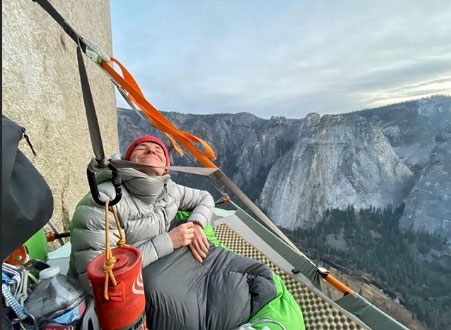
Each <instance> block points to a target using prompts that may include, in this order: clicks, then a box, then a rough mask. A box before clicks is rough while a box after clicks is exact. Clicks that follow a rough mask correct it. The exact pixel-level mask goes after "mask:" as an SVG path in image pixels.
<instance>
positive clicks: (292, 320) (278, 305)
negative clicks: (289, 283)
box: [249, 273, 305, 330]
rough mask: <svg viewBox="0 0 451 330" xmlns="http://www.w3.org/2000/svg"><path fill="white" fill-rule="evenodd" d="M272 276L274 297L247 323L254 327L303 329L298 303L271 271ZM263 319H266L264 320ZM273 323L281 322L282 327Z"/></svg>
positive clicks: (289, 329)
mask: <svg viewBox="0 0 451 330" xmlns="http://www.w3.org/2000/svg"><path fill="white" fill-rule="evenodd" d="M273 277H274V283H275V285H276V289H277V295H276V297H275V298H274V299H273V300H271V301H270V302H269V303H267V304H266V305H265V306H264V307H263V308H262V309H261V310H260V311H259V312H258V313H257V314H255V315H254V316H253V317H252V318H251V319H250V320H249V323H250V324H251V325H252V324H253V325H252V327H253V328H254V329H263V328H264V327H267V328H269V329H271V330H281V329H286V330H292V329H297V330H305V323H304V317H303V315H302V311H301V308H300V307H299V305H298V303H297V302H296V300H295V299H294V297H293V295H292V294H291V293H290V291H288V290H287V287H286V286H285V284H284V283H283V281H282V279H281V278H280V276H279V275H277V274H275V273H273ZM264 319H267V320H268V321H264ZM259 320H262V322H259ZM270 321H273V322H270ZM274 321H275V322H274ZM275 323H279V324H281V325H282V326H283V328H282V327H281V326H280V325H278V324H275Z"/></svg>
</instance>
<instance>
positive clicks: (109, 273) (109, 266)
mask: <svg viewBox="0 0 451 330" xmlns="http://www.w3.org/2000/svg"><path fill="white" fill-rule="evenodd" d="M110 201H111V200H110V199H107V200H106V202H105V263H104V264H103V272H104V273H105V285H104V288H103V294H104V297H105V299H106V300H109V299H110V297H109V295H108V283H109V279H111V282H112V283H113V285H114V286H116V285H117V282H116V278H115V277H114V274H113V268H114V264H115V263H116V258H115V257H114V256H113V252H111V247H110V240H109V227H110V224H109V220H108V214H109V211H112V212H113V215H114V220H115V221H116V227H117V229H118V231H119V235H118V234H116V233H114V236H116V237H117V238H119V241H118V242H117V246H118V247H122V246H124V245H125V237H124V235H123V233H122V230H121V225H120V223H119V218H118V216H117V212H116V206H115V205H113V206H111V207H109V203H110Z"/></svg>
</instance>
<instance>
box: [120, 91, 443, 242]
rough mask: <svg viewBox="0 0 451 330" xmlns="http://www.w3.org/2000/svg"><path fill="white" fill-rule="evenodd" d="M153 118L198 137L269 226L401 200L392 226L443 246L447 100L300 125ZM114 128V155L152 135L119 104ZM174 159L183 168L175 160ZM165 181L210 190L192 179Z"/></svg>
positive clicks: (298, 224)
mask: <svg viewBox="0 0 451 330" xmlns="http://www.w3.org/2000/svg"><path fill="white" fill-rule="evenodd" d="M163 114H164V115H165V116H166V118H167V119H168V120H170V121H171V122H172V123H173V124H174V125H175V126H177V127H178V128H179V129H180V130H183V131H188V132H190V133H192V134H194V135H196V136H199V137H200V138H202V139H204V140H205V141H207V142H208V143H209V144H210V145H211V146H212V147H213V149H214V150H215V152H216V153H217V160H216V161H215V163H216V164H217V165H218V167H220V168H221V169H222V170H223V171H224V172H225V173H226V174H227V175H228V176H229V177H230V178H231V179H232V181H234V183H235V184H237V185H238V186H239V187H240V188H241V189H242V190H243V191H244V192H245V193H246V194H247V195H248V196H249V197H250V198H251V199H252V200H254V201H255V202H256V204H257V205H258V206H259V207H261V208H262V210H264V211H265V212H266V214H267V215H268V216H269V217H270V218H271V219H272V220H273V221H274V222H275V223H276V224H278V225H279V226H282V227H285V228H291V229H294V228H309V227H314V226H315V225H316V223H318V222H319V221H320V220H321V219H322V215H323V214H324V212H325V211H326V210H327V209H332V208H342V209H345V208H346V207H347V206H348V205H353V206H354V208H356V209H360V208H368V207H369V206H373V207H376V208H385V207H387V206H389V205H390V206H392V207H396V206H398V205H399V204H400V203H402V202H404V203H405V210H404V214H403V218H402V220H401V226H402V227H404V228H411V229H414V230H420V231H426V232H429V233H436V234H439V235H442V236H444V237H446V238H447V239H448V241H451V207H449V205H451V179H450V178H451V97H449V96H435V97H431V98H426V99H421V100H417V101H410V102H405V103H399V104H394V105H390V106H385V107H381V108H376V109H369V110H362V111H356V112H352V113H347V114H340V115H324V116H322V117H321V116H320V115H319V114H316V113H311V114H309V115H307V116H306V117H305V118H303V119H287V118H284V117H272V118H271V119H261V118H258V117H256V116H253V115H251V114H249V113H238V114H214V115H193V114H181V113H176V112H163ZM118 131H119V141H120V145H121V150H122V151H124V149H125V148H126V145H127V144H128V143H130V142H131V141H132V140H133V139H134V138H136V137H137V136H139V135H141V134H144V133H149V134H156V135H159V136H161V134H160V133H158V132H155V130H154V129H153V128H152V127H151V126H150V124H149V123H148V121H147V119H143V118H140V116H138V115H137V114H136V113H135V112H133V111H131V110H126V109H121V108H119V109H118ZM173 154H175V153H173ZM174 162H175V163H176V164H177V165H188V164H189V165H191V164H190V163H189V162H188V161H187V160H186V158H182V159H180V158H179V157H178V156H177V155H174ZM173 175H174V176H175V179H176V180H177V181H180V180H181V182H182V183H185V184H191V185H193V184H195V185H196V186H199V185H200V186H202V187H205V188H209V190H210V191H212V190H214V189H211V187H209V186H207V185H205V183H203V182H202V181H201V180H199V179H198V178H194V181H193V178H191V177H189V178H186V177H185V176H183V175H180V174H178V173H173Z"/></svg>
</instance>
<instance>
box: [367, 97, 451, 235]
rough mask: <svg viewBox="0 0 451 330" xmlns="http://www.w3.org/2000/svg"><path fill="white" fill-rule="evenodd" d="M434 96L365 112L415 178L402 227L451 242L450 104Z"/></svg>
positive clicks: (444, 99)
mask: <svg viewBox="0 0 451 330" xmlns="http://www.w3.org/2000/svg"><path fill="white" fill-rule="evenodd" d="M450 100H451V99H450V98H449V97H436V98H432V99H425V100H420V101H416V102H408V103H404V104H398V105H394V106H391V107H385V108H382V109H377V111H376V110H368V111H364V112H362V114H363V115H364V116H366V117H368V118H370V119H371V120H372V121H374V122H375V123H376V124H377V125H379V126H380V127H381V129H382V130H383V131H384V133H385V135H386V136H387V137H388V139H389V140H390V143H391V144H392V146H393V149H394V150H395V152H396V153H397V154H398V155H399V158H400V159H401V160H402V161H403V162H404V163H405V164H406V165H407V166H409V168H410V169H411V170H412V171H413V172H414V174H415V186H414V188H413V189H412V191H411V193H410V194H409V196H408V197H407V198H406V200H405V203H406V208H405V211H404V214H403V217H402V218H401V227H403V228H410V229H413V230H415V231H418V230H420V231H425V232H429V233H436V234H439V235H442V236H444V237H447V238H448V240H449V241H451V207H450V205H451V102H450Z"/></svg>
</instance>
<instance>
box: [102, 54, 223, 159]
mask: <svg viewBox="0 0 451 330" xmlns="http://www.w3.org/2000/svg"><path fill="white" fill-rule="evenodd" d="M110 60H111V62H113V63H116V64H117V65H118V66H119V68H120V69H121V71H122V75H123V77H122V76H121V75H119V74H118V73H117V72H116V71H115V70H114V68H113V67H112V66H111V65H110V64H109V62H106V61H102V63H101V66H102V68H103V69H104V70H105V71H106V72H107V73H108V74H109V75H110V76H111V78H112V79H113V82H114V83H115V84H116V86H117V85H120V86H121V88H122V89H123V90H125V91H126V95H127V96H128V97H129V98H130V99H131V100H132V101H133V102H134V103H135V104H136V105H138V107H139V108H140V109H141V110H142V111H143V112H144V114H145V115H146V117H147V118H148V119H149V121H150V122H151V123H152V125H153V126H155V127H156V128H157V129H159V130H160V131H162V132H163V133H164V134H165V135H166V136H168V138H169V140H170V141H171V143H173V145H174V148H176V149H178V150H181V149H180V148H179V147H178V146H177V144H176V143H175V140H174V139H176V140H177V141H178V142H180V143H181V144H182V145H183V146H184V147H185V148H186V149H187V150H188V151H189V152H190V153H191V154H192V155H193V156H194V157H195V158H196V159H197V160H198V161H199V162H200V163H201V164H202V165H203V166H205V167H210V168H216V167H217V166H216V165H215V164H214V163H213V162H212V161H211V160H215V159H216V156H215V153H214V151H213V149H212V148H211V147H210V145H209V144H208V143H207V142H205V141H204V140H202V139H200V138H198V137H196V136H194V135H192V134H189V133H188V132H184V131H180V130H179V129H178V128H177V127H175V126H174V125H173V124H172V123H171V122H170V121H169V120H168V119H167V118H166V117H164V116H163V115H162V114H161V113H160V111H158V110H157V109H156V108H155V107H154V106H153V105H152V104H150V103H149V102H148V101H147V100H146V99H145V97H144V95H143V94H142V92H141V90H140V89H139V87H138V84H137V83H136V81H135V80H134V79H133V77H132V75H131V74H130V73H129V72H128V71H127V69H126V68H125V67H124V66H123V65H122V64H121V63H120V62H119V61H118V60H116V59H115V58H113V57H110ZM193 143H200V144H201V145H202V147H203V148H204V150H205V151H204V152H202V151H201V150H199V149H198V148H197V147H196V146H195V145H194V144H193Z"/></svg>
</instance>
